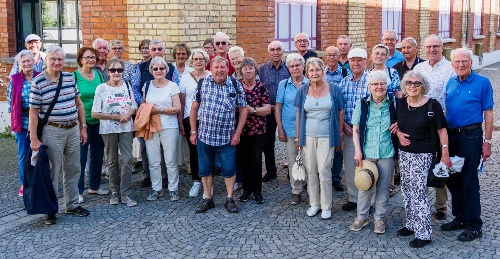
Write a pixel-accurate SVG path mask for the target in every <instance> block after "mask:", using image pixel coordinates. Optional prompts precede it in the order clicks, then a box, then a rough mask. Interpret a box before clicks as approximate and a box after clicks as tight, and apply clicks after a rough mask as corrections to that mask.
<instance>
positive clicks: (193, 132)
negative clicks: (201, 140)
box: [189, 130, 197, 135]
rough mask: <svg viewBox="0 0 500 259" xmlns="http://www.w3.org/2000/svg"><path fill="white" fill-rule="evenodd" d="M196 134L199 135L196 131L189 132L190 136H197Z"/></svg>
mask: <svg viewBox="0 0 500 259" xmlns="http://www.w3.org/2000/svg"><path fill="white" fill-rule="evenodd" d="M196 133H197V132H196V130H192V131H190V132H189V135H193V134H196Z"/></svg>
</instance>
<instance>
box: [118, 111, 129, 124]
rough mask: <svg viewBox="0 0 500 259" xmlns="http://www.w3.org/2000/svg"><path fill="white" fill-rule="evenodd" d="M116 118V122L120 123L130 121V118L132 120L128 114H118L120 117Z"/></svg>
mask: <svg viewBox="0 0 500 259" xmlns="http://www.w3.org/2000/svg"><path fill="white" fill-rule="evenodd" d="M116 116H117V117H118V118H117V121H119V122H120V123H126V122H128V121H129V120H130V118H132V115H130V114H128V113H127V114H120V115H116Z"/></svg>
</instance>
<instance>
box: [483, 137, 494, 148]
mask: <svg viewBox="0 0 500 259" xmlns="http://www.w3.org/2000/svg"><path fill="white" fill-rule="evenodd" d="M484 143H488V144H490V146H492V145H493V141H491V139H485V140H484Z"/></svg>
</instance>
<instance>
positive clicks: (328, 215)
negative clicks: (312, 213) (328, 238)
mask: <svg viewBox="0 0 500 259" xmlns="http://www.w3.org/2000/svg"><path fill="white" fill-rule="evenodd" d="M331 218H332V211H331V210H324V211H322V212H321V219H324V220H327V219H331Z"/></svg>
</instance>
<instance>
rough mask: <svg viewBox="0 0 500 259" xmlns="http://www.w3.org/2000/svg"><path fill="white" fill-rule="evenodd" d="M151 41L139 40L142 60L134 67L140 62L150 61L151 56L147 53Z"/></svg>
mask: <svg viewBox="0 0 500 259" xmlns="http://www.w3.org/2000/svg"><path fill="white" fill-rule="evenodd" d="M150 42H151V40H147V39H146V40H141V42H140V43H139V52H140V53H141V57H142V60H141V61H139V62H138V63H137V64H136V65H139V64H140V63H142V62H148V61H149V60H150V59H151V54H150V53H149V43H150Z"/></svg>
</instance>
